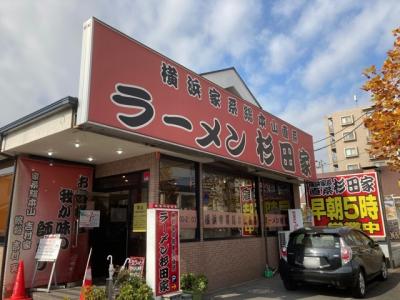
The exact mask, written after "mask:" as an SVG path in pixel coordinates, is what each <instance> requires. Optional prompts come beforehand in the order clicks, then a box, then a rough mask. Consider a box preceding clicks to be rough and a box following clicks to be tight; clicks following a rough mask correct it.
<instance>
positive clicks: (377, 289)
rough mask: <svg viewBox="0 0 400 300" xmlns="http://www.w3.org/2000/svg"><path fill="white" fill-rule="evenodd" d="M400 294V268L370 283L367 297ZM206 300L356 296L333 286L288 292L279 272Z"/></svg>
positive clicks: (388, 298) (387, 297) (384, 299)
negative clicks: (387, 276) (384, 277)
mask: <svg viewBox="0 0 400 300" xmlns="http://www.w3.org/2000/svg"><path fill="white" fill-rule="evenodd" d="M399 295H400V268H397V269H391V270H390V272H389V279H388V280H387V281H385V282H381V281H379V280H374V281H372V282H370V283H369V284H368V286H367V296H366V297H365V299H380V300H392V299H398V297H399ZM206 299H254V300H261V299H264V300H269V299H270V300H272V299H274V300H277V299H285V300H295V299H307V300H308V299H310V300H311V299H315V300H316V299H318V300H319V299H323V300H334V299H353V298H352V297H351V293H350V292H349V291H346V290H339V289H336V288H333V287H323V286H311V285H304V286H301V287H299V288H298V289H297V290H296V291H287V290H286V289H285V288H284V287H283V284H282V281H281V279H280V277H279V274H276V275H275V276H274V277H273V278H271V279H266V278H260V279H257V280H254V281H251V282H247V283H245V284H242V285H237V286H234V287H231V288H227V289H223V290H220V291H218V292H215V293H212V294H209V295H207V297H206Z"/></svg>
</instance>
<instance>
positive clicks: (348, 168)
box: [347, 164, 360, 171]
mask: <svg viewBox="0 0 400 300" xmlns="http://www.w3.org/2000/svg"><path fill="white" fill-rule="evenodd" d="M358 169H360V165H359V164H351V165H347V170H348V171H351V170H358Z"/></svg>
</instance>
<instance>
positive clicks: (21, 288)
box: [6, 260, 32, 300]
mask: <svg viewBox="0 0 400 300" xmlns="http://www.w3.org/2000/svg"><path fill="white" fill-rule="evenodd" d="M6 300H32V298H29V297H28V295H26V294H25V275H24V262H23V261H22V260H20V261H19V264H18V271H17V277H16V278H15V284H14V288H13V293H12V295H11V298H7V299H6Z"/></svg>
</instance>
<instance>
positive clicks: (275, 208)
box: [261, 178, 294, 235]
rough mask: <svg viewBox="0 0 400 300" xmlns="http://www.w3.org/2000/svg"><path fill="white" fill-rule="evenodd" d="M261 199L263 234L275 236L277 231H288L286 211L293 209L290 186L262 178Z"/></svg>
mask: <svg viewBox="0 0 400 300" xmlns="http://www.w3.org/2000/svg"><path fill="white" fill-rule="evenodd" d="M261 199H262V201H263V210H264V220H265V221H264V223H265V234H266V235H276V233H277V231H278V230H289V222H288V209H289V208H294V205H293V192H292V186H291V184H289V183H286V182H280V181H275V180H270V179H265V178H263V179H262V180H261Z"/></svg>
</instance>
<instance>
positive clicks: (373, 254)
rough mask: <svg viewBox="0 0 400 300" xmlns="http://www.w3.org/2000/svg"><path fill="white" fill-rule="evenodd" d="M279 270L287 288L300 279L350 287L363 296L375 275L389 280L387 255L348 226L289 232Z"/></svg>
mask: <svg viewBox="0 0 400 300" xmlns="http://www.w3.org/2000/svg"><path fill="white" fill-rule="evenodd" d="M279 272H280V275H281V278H282V280H283V284H284V286H285V288H286V289H288V290H294V289H295V288H296V286H297V284H298V283H299V282H308V283H317V284H327V285H333V286H337V287H342V288H350V289H351V290H352V293H353V296H354V297H356V298H363V297H364V296H365V292H366V282H367V280H370V279H372V278H374V277H376V276H379V277H380V279H381V280H386V279H387V276H388V270H387V265H386V259H385V255H384V254H383V252H382V250H381V248H380V247H379V245H378V244H377V243H376V242H375V241H373V240H372V239H371V238H370V237H368V236H367V235H366V234H364V233H363V232H361V231H359V230H356V229H352V228H348V227H336V228H333V227H311V228H301V229H298V230H296V231H293V232H292V233H291V234H290V237H289V242H288V245H287V248H286V249H285V248H284V249H283V250H282V258H281V260H280V263H279Z"/></svg>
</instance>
